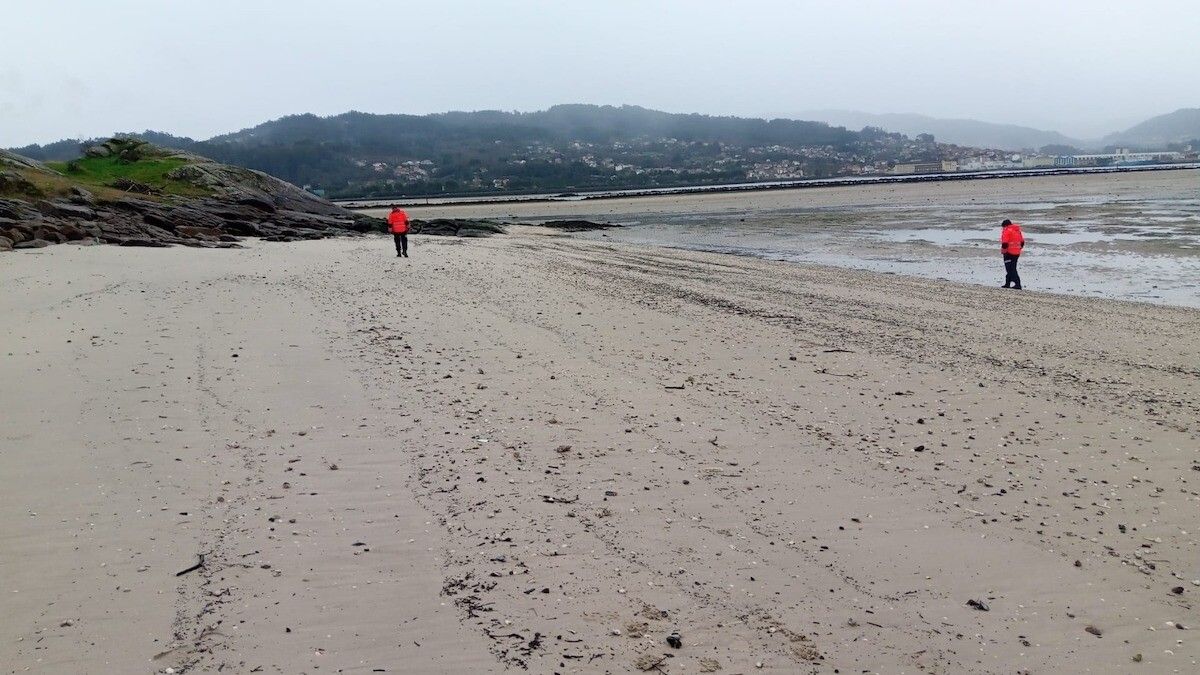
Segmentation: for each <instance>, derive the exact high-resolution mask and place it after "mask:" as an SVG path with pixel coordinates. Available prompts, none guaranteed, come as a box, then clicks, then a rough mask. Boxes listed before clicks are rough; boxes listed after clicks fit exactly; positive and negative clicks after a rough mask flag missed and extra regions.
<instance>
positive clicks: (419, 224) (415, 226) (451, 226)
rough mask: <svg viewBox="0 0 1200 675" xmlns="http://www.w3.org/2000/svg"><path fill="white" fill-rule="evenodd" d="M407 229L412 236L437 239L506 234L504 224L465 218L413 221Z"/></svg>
mask: <svg viewBox="0 0 1200 675" xmlns="http://www.w3.org/2000/svg"><path fill="white" fill-rule="evenodd" d="M409 227H410V228H411V231H412V233H413V234H428V235H433V236H437V237H490V236H492V235H494V234H506V233H507V230H505V229H504V223H498V222H496V221H494V220H471V219H467V218H434V219H433V220H413V221H411V222H410V223H409Z"/></svg>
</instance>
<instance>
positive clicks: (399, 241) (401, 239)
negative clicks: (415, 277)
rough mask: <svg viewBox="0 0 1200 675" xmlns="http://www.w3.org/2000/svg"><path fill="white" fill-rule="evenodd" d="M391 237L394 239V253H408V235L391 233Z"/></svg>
mask: <svg viewBox="0 0 1200 675" xmlns="http://www.w3.org/2000/svg"><path fill="white" fill-rule="evenodd" d="M392 238H393V239H395V240H396V255H404V256H406V255H408V235H407V234H393V235H392Z"/></svg>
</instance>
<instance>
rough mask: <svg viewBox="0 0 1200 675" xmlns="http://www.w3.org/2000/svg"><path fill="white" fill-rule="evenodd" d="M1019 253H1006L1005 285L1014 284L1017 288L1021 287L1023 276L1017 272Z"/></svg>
mask: <svg viewBox="0 0 1200 675" xmlns="http://www.w3.org/2000/svg"><path fill="white" fill-rule="evenodd" d="M1020 257H1021V256H1019V255H1009V254H1007V253H1005V254H1004V285H1005V286H1008V285H1009V284H1012V285H1013V286H1014V287H1016V288H1020V287H1021V277H1020V276H1019V275H1018V274H1017V258H1020Z"/></svg>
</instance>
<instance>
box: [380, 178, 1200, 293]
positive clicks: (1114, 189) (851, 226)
mask: <svg viewBox="0 0 1200 675" xmlns="http://www.w3.org/2000/svg"><path fill="white" fill-rule="evenodd" d="M1198 184H1200V171H1197V170H1184V171H1156V172H1140V173H1124V174H1091V175H1075V176H1041V177H1019V178H1010V179H1005V180H994V181H950V182H927V183H908V184H888V185H875V186H870V187H867V186H843V187H825V188H820V189H816V188H812V189H805V190H775V191H759V192H740V193H714V194H693V195H656V196H650V197H635V198H624V199H608V200H593V201H573V202H566V201H562V202H537V203H524V204H467V205H459V206H419V207H412V208H410V209H408V212H409V215H410V216H411V217H413V218H423V219H432V218H460V219H465V220H471V219H482V220H492V221H500V222H510V223H535V222H544V221H549V220H570V219H580V220H589V221H594V222H607V223H615V224H621V225H624V227H620V228H613V229H608V230H605V231H603V232H592V233H583V234H580V235H577V236H579V237H580V238H583V239H588V240H594V241H608V242H618V241H620V242H625V243H630V244H640V245H647V246H650V245H653V246H660V245H662V246H671V247H678V248H683V249H687V250H709V251H720V252H725V253H735V254H746V255H750V256H752V257H759V258H763V259H770V260H783V261H787V262H816V263H821V264H828V265H836V266H841V267H846V268H858V269H867V270H871V271H875V272H884V273H894V274H898V275H906V276H917V277H923V278H945V279H951V280H955V281H964V282H970V283H976V284H983V285H992V284H993V283H995V284H997V285H998V284H999V283H1000V280H1001V279H1002V278H1003V275H1002V274H1001V275H1000V276H996V272H997V268H998V265H999V256H998V254H996V252H995V250H996V245H995V243H994V242H995V241H996V237H998V233H997V232H996V231H995V230H994V228H995V226H996V225H997V224H998V223H1000V222H1001V220H1003V219H1005V218H1012V219H1013V220H1015V221H1017V222H1020V223H1021V224H1022V226H1023V228H1024V229H1025V236H1026V239H1027V241H1028V242H1029V244H1030V246H1029V251H1028V253H1027V254H1026V255H1025V256H1023V258H1022V271H1023V275H1022V276H1023V277H1024V276H1025V274H1024V272H1027V273H1028V279H1027V281H1029V284H1030V286H1031V288H1035V289H1040V290H1048V291H1052V292H1065V293H1071V294H1075V295H1079V296H1082V297H1094V296H1100V297H1109V298H1117V299H1133V300H1137V301H1146V302H1153V303H1166V304H1176V305H1186V306H1193V307H1194V306H1197V305H1200V285H1198V283H1197V280H1198V279H1200V256H1198V255H1197V252H1198V251H1200V202H1197V200H1196V198H1195V194H1196V192H1195V191H1196V186H1197V185H1198ZM366 213H368V214H373V215H376V216H380V217H382V216H384V215H386V209H384V210H374V211H372V210H368V211H366Z"/></svg>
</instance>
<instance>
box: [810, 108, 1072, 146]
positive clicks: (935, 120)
mask: <svg viewBox="0 0 1200 675" xmlns="http://www.w3.org/2000/svg"><path fill="white" fill-rule="evenodd" d="M797 117H800V118H803V119H812V120H820V121H822V122H827V123H829V124H837V125H840V126H844V127H846V128H847V129H862V128H863V127H879V128H881V129H887V130H888V131H894V132H896V133H901V134H904V135H906V136H916V135H917V134H933V136H934V137H935V138H937V139H938V140H939V141H943V142H945V143H955V144H957V145H969V146H971V147H976V148H998V149H1002V150H1021V149H1033V148H1040V147H1042V146H1044V145H1071V146H1075V147H1081V146H1083V145H1086V142H1085V141H1081V140H1079V139H1075V138H1071V137H1069V136H1065V135H1063V134H1060V133H1058V132H1057V131H1046V130H1043V129H1034V128H1033V127H1024V126H1020V125H1016V124H996V123H992V122H981V121H979V120H972V119H947V118H939V117H930V116H928V115H918V114H915V113H884V114H875V113H868V112H862V111H858V110H809V111H806V112H803V113H800V114H799V115H797Z"/></svg>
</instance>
